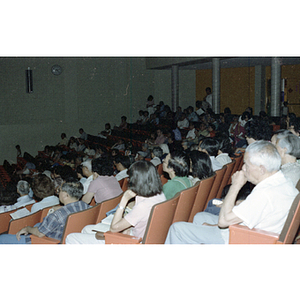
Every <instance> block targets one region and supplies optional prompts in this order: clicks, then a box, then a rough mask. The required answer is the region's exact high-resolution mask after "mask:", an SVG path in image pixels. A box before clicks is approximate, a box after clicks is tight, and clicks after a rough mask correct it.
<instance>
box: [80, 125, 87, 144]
mask: <svg viewBox="0 0 300 300" xmlns="http://www.w3.org/2000/svg"><path fill="white" fill-rule="evenodd" d="M79 133H80V136H79V139H82V140H84V141H85V140H87V138H88V136H87V133H86V132H84V130H83V128H80V129H79Z"/></svg>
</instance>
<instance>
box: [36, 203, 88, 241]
mask: <svg viewBox="0 0 300 300" xmlns="http://www.w3.org/2000/svg"><path fill="white" fill-rule="evenodd" d="M89 207H90V206H89V205H88V204H86V203H85V202H83V201H77V202H73V203H69V204H67V205H65V206H63V207H62V208H60V209H58V210H56V211H55V212H53V213H52V214H50V215H48V216H47V217H45V218H44V220H43V222H42V223H41V224H40V225H39V227H38V230H39V232H41V233H43V234H44V235H46V236H47V237H50V238H53V239H57V240H61V238H62V235H63V232H64V229H65V225H66V220H67V217H68V215H69V214H72V213H75V212H78V211H82V210H85V209H87V208H89Z"/></svg>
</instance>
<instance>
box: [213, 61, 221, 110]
mask: <svg viewBox="0 0 300 300" xmlns="http://www.w3.org/2000/svg"><path fill="white" fill-rule="evenodd" d="M212 95H213V101H212V110H213V111H214V113H216V114H219V113H220V59H219V58H213V59H212Z"/></svg>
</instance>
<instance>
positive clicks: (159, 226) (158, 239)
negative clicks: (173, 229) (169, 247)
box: [142, 193, 180, 244]
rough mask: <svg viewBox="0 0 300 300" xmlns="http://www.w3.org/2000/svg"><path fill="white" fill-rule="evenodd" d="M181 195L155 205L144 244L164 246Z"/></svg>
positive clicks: (178, 194)
mask: <svg viewBox="0 0 300 300" xmlns="http://www.w3.org/2000/svg"><path fill="white" fill-rule="evenodd" d="M179 197H180V193H177V194H176V195H175V196H174V197H173V198H171V199H169V200H167V201H164V202H161V203H158V204H156V205H154V206H153V207H152V209H151V213H150V216H149V220H148V224H147V228H146V231H145V234H144V238H143V240H142V243H143V244H164V243H165V240H166V237H167V234H168V231H169V228H170V226H171V225H172V222H173V219H174V214H175V210H176V207H177V204H178V200H179Z"/></svg>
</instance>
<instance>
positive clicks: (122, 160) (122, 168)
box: [113, 155, 131, 181]
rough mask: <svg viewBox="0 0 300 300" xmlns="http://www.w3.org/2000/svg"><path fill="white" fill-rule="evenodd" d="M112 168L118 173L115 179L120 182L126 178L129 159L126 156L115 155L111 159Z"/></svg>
mask: <svg viewBox="0 0 300 300" xmlns="http://www.w3.org/2000/svg"><path fill="white" fill-rule="evenodd" d="M113 162H114V166H115V168H116V169H117V171H118V173H117V174H116V176H115V178H116V179H117V180H118V181H120V180H122V179H123V178H126V177H128V174H127V170H128V168H129V167H130V164H131V163H130V159H129V157H128V156H126V155H117V156H115V157H114V158H113Z"/></svg>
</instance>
